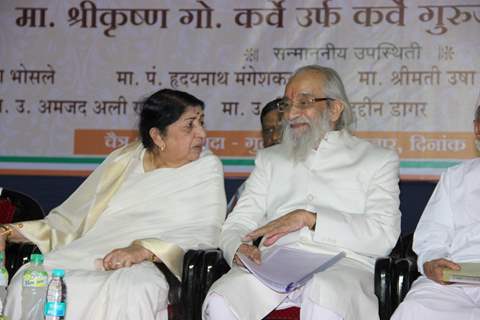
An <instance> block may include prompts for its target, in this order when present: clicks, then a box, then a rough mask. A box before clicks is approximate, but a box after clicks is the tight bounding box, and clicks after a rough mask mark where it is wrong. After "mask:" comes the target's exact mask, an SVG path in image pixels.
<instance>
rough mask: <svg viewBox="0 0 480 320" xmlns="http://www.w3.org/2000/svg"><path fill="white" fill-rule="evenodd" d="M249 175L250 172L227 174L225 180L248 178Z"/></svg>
mask: <svg viewBox="0 0 480 320" xmlns="http://www.w3.org/2000/svg"><path fill="white" fill-rule="evenodd" d="M249 175H250V173H249V172H226V173H225V178H227V179H228V178H247V177H248V176H249Z"/></svg>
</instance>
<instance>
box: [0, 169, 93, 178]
mask: <svg viewBox="0 0 480 320" xmlns="http://www.w3.org/2000/svg"><path fill="white" fill-rule="evenodd" d="M90 173H91V171H86V170H39V169H32V170H29V169H26V170H20V169H0V175H10V176H11V175H15V176H69V177H86V176H88V175H89V174H90Z"/></svg>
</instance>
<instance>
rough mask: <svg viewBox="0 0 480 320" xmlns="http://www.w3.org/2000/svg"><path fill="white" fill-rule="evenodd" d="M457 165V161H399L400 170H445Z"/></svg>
mask: <svg viewBox="0 0 480 320" xmlns="http://www.w3.org/2000/svg"><path fill="white" fill-rule="evenodd" d="M458 163H459V161H400V168H434V169H445V168H449V167H451V166H454V165H456V164H458Z"/></svg>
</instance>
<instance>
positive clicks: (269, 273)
mask: <svg viewBox="0 0 480 320" xmlns="http://www.w3.org/2000/svg"><path fill="white" fill-rule="evenodd" d="M239 257H240V259H241V260H242V262H243V264H244V265H245V267H246V268H247V269H248V270H249V271H250V272H251V273H252V274H254V275H255V276H256V277H257V278H258V279H259V280H260V281H261V282H262V283H264V284H265V285H266V286H268V287H270V288H271V289H273V290H275V291H277V292H281V293H287V292H291V291H293V290H295V289H296V288H299V287H301V286H303V285H304V284H306V283H307V281H308V280H310V279H311V278H312V277H313V275H314V274H315V273H317V272H321V271H324V270H326V269H327V268H329V267H331V266H332V265H334V264H335V263H337V262H338V261H339V260H340V259H342V258H343V257H345V252H340V253H338V254H337V255H328V254H321V253H313V252H308V251H305V250H300V249H295V248H289V247H284V246H276V247H273V248H269V249H266V250H262V263H261V264H260V265H257V264H256V263H255V262H253V261H252V260H250V258H248V257H246V256H244V255H242V254H239Z"/></svg>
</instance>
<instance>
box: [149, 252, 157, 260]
mask: <svg viewBox="0 0 480 320" xmlns="http://www.w3.org/2000/svg"><path fill="white" fill-rule="evenodd" d="M156 257H157V256H156V255H155V253H152V254H151V255H150V257H148V261H150V262H155V258H156Z"/></svg>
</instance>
